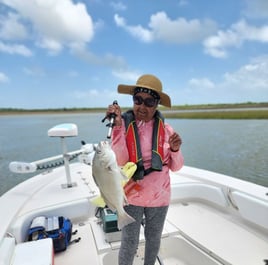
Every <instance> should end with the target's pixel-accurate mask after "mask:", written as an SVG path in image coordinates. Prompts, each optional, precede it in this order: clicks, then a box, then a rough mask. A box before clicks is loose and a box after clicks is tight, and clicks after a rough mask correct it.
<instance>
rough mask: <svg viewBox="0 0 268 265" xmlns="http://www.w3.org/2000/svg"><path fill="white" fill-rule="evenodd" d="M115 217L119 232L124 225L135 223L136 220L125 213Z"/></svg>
mask: <svg viewBox="0 0 268 265" xmlns="http://www.w3.org/2000/svg"><path fill="white" fill-rule="evenodd" d="M117 217H118V218H117V228H118V229H119V230H121V229H122V228H123V227H124V226H126V225H129V224H131V223H133V222H136V220H135V219H134V218H133V217H131V216H130V215H128V214H127V213H126V212H124V213H122V214H120V215H118V216H117Z"/></svg>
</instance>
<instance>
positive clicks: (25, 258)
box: [0, 124, 268, 265]
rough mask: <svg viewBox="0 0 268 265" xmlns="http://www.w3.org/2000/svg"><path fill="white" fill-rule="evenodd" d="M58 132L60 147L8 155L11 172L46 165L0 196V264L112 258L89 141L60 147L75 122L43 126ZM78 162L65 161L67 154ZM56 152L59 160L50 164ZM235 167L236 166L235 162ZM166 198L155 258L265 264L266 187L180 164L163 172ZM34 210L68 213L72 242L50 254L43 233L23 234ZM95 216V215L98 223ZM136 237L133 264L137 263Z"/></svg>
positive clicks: (109, 263)
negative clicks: (38, 236) (28, 155)
mask: <svg viewBox="0 0 268 265" xmlns="http://www.w3.org/2000/svg"><path fill="white" fill-rule="evenodd" d="M48 135H49V136H51V137H59V138H60V139H61V141H62V145H63V154H61V155H59V156H56V157H51V158H47V159H43V160H39V161H35V162H31V163H28V162H27V163H22V162H12V163H11V164H10V168H11V170H13V171H15V172H34V171H37V170H38V168H40V167H42V166H43V165H47V164H50V165H53V166H55V168H49V169H47V170H45V171H43V172H42V173H40V174H38V175H36V176H34V177H32V178H30V179H28V180H26V181H24V182H22V183H21V184H19V185H17V186H15V187H14V188H12V189H11V190H9V191H8V192H6V193H5V194H4V195H2V196H1V197H0V211H1V222H0V223H1V226H0V265H11V264H13V265H18V264H20V265H22V264H23V265H24V264H34V265H38V264H42V265H47V264H55V265H74V264H79V265H88V264H93V265H94V264H96V265H97V264H99V265H113V264H117V256H118V251H119V247H120V233H121V232H120V231H113V232H107V231H104V229H103V228H104V224H103V221H105V220H104V219H100V218H99V217H96V216H95V211H96V207H95V206H94V205H93V204H92V203H91V200H92V198H94V197H96V196H97V195H98V194H99V190H98V188H97V187H96V185H95V182H94V180H93V178H92V175H91V158H92V154H94V151H93V149H92V145H90V144H86V145H84V146H82V148H81V149H80V150H77V151H74V152H68V151H67V148H66V142H65V141H66V137H72V136H76V135H77V127H76V125H75V124H61V125H58V126H55V127H53V128H52V129H50V130H49V131H48ZM73 157H78V158H79V159H78V161H72V162H70V161H69V160H70V158H73ZM59 158H63V159H64V160H65V163H64V165H61V166H57V167H56V165H57V163H56V162H55V161H57V160H58V159H59ZM237 166H239V165H237ZM171 184H172V198H171V205H170V207H169V211H168V215H167V218H166V222H165V227H164V231H163V234H162V240H161V248H160V252H159V256H158V259H157V261H156V263H155V264H165V265H182V264H183V265H193V264H195V265H196V264H198V265H216V264H226V265H227V264H228V265H230V264H232V265H265V264H268V188H267V187H263V186H259V185H256V184H253V183H249V182H246V181H243V180H239V179H236V178H232V177H230V176H226V175H222V174H218V173H214V172H210V171H206V170H201V169H197V168H193V167H188V166H184V167H183V168H182V169H181V170H180V171H178V172H171ZM38 216H47V217H49V216H64V217H66V218H70V219H71V221H72V223H73V229H77V230H78V232H77V234H76V235H75V236H73V238H77V237H80V238H81V240H80V241H79V242H78V243H73V244H70V245H69V246H68V248H67V249H66V250H65V251H62V252H59V253H55V254H53V246H52V240H51V239H42V240H36V241H27V239H28V230H29V227H30V225H31V222H32V220H33V219H34V218H35V217H38ZM101 221H102V222H101ZM143 253H144V236H143V233H142V231H141V234H140V244H139V248H138V250H137V253H136V256H135V261H134V265H142V264H143Z"/></svg>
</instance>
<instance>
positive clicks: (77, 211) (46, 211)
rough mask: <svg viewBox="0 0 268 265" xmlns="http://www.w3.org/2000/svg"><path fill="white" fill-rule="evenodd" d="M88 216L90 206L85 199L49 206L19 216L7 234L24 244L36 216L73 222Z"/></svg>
mask: <svg viewBox="0 0 268 265" xmlns="http://www.w3.org/2000/svg"><path fill="white" fill-rule="evenodd" d="M88 214H90V204H89V202H88V200H87V199H80V200H76V201H70V202H67V203H62V204H60V205H51V206H49V207H45V208H40V209H38V210H36V211H35V212H29V213H26V214H24V215H22V216H20V217H19V218H17V219H16V221H15V222H14V223H13V224H12V226H11V228H10V230H9V232H10V233H11V234H12V235H13V236H14V237H15V238H16V241H17V242H24V241H25V240H27V237H28V230H29V227H30V225H31V222H32V220H33V219H34V218H35V217H37V216H65V217H68V218H69V219H71V220H72V221H73V220H75V219H80V218H82V217H85V216H87V215H88Z"/></svg>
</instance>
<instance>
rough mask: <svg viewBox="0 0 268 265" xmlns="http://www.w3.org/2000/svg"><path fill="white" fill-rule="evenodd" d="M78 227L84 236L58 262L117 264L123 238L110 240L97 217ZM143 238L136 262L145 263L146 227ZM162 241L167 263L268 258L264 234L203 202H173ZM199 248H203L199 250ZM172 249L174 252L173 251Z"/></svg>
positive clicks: (202, 264) (204, 264)
mask: <svg viewBox="0 0 268 265" xmlns="http://www.w3.org/2000/svg"><path fill="white" fill-rule="evenodd" d="M74 229H78V234H77V235H76V236H74V238H76V237H79V236H80V237H81V241H80V242H79V243H73V244H72V245H70V247H69V248H68V249H67V251H65V252H62V253H59V254H56V255H55V265H61V264H65V265H71V264H73V262H74V260H75V262H77V264H79V265H84V264H85V265H86V264H89V262H90V264H98V262H102V263H100V264H105V265H106V264H107V265H108V264H109V265H112V264H117V255H118V249H119V247H120V242H112V243H107V242H106V241H105V237H104V234H103V233H102V228H101V226H100V225H99V224H97V223H96V220H94V219H89V220H88V221H87V222H84V223H83V224H80V225H79V224H77V225H76V226H75V228H74ZM140 238H141V246H140V248H139V250H138V251H137V255H136V257H135V263H134V264H135V265H142V264H143V260H142V257H143V251H144V249H143V248H144V244H143V243H144V238H143V233H142V231H141V236H140ZM182 240H183V242H187V244H189V245H192V247H194V248H196V251H194V252H193V250H192V249H193V248H191V250H190V248H186V245H185V244H183V245H182V244H181V243H182ZM162 241H163V244H162V246H161V250H160V255H159V256H160V258H161V260H162V261H163V262H164V264H165V265H166V264H167V265H180V264H183V265H192V264H197V263H196V262H198V264H199V265H210V264H211V265H215V264H235V265H253V264H256V260H258V261H259V262H258V264H260V265H262V264H265V262H264V260H265V259H267V258H268V252H267V250H268V242H267V241H265V239H264V238H263V239H261V238H260V236H259V235H255V234H254V233H252V231H249V230H248V227H247V226H243V225H241V223H236V222H234V220H230V219H229V218H228V217H227V215H226V216H224V213H223V212H222V213H220V214H219V213H218V212H215V211H213V210H211V208H210V207H208V206H206V205H201V204H200V203H189V204H185V203H176V204H173V205H171V206H170V208H169V212H168V217H167V220H166V223H165V228H164V231H163V238H162ZM169 241H170V242H169ZM167 242H169V244H172V248H170V247H167V245H166V243H167ZM95 243H96V244H95ZM198 248H200V249H201V250H200V249H199V250H197V249H198ZM171 251H173V253H170V252H171ZM185 251H189V253H185ZM167 252H168V253H167ZM241 253H243V255H241ZM74 255H75V258H74ZM156 264H159V263H158V262H156ZM256 265H257V264H256Z"/></svg>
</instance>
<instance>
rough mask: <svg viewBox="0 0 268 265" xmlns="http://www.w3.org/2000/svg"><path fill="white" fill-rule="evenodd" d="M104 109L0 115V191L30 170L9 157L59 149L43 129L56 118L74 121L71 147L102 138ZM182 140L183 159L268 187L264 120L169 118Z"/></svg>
mask: <svg viewBox="0 0 268 265" xmlns="http://www.w3.org/2000/svg"><path fill="white" fill-rule="evenodd" d="M103 117H104V114H103V113H98V114H42V115H6V116H0V126H1V127H0V128H1V134H0V195H1V194H3V193H4V192H5V191H6V190H8V189H10V188H11V187H13V186H14V185H16V184H17V183H20V182H21V181H23V180H25V179H27V178H29V177H31V176H32V175H33V174H15V173H12V172H10V171H9V169H8V164H9V163H10V162H11V161H26V162H31V161H35V160H39V159H42V158H45V157H49V156H53V155H58V154H61V145H60V140H59V139H58V138H53V137H48V136H47V131H48V129H50V128H51V127H53V126H55V125H57V124H60V123H75V124H77V126H78V137H71V138H68V139H67V146H68V150H69V151H73V150H77V149H79V148H80V146H81V144H80V142H81V140H84V141H86V142H91V143H92V142H93V143H96V142H98V141H99V140H103V139H106V135H107V127H106V126H105V124H106V123H102V122H101V120H102V119H103ZM166 121H167V122H168V123H170V124H171V125H172V126H173V128H174V129H175V130H176V131H177V132H179V133H180V135H181V137H182V139H183V145H182V152H183V155H184V158H185V164H186V165H188V166H194V167H199V168H203V169H207V170H212V171H216V172H219V173H223V174H226V175H230V176H233V177H236V178H241V179H244V180H247V181H250V182H254V183H257V184H260V185H263V186H267V187H268V137H267V135H268V122H267V120H179V119H174V120H172V119H167V120H166Z"/></svg>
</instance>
